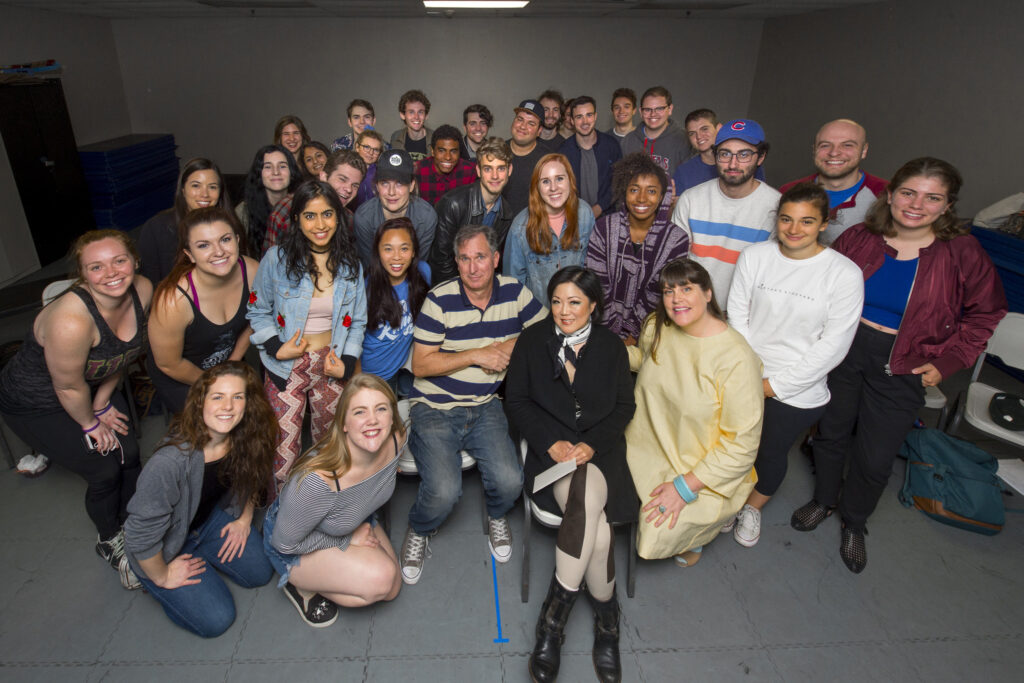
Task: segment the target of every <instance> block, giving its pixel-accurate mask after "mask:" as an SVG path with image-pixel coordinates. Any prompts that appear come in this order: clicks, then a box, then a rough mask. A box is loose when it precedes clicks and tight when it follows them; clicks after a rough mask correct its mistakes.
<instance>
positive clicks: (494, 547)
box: [487, 517, 512, 563]
mask: <svg viewBox="0 0 1024 683" xmlns="http://www.w3.org/2000/svg"><path fill="white" fill-rule="evenodd" d="M487 545H489V546H490V547H491V556H492V557H493V558H494V559H495V560H496V561H498V562H501V563H505V562H508V561H509V560H510V559H512V529H510V528H509V526H508V519H507V518H505V517H501V518H499V519H494V518H493V517H488V518H487Z"/></svg>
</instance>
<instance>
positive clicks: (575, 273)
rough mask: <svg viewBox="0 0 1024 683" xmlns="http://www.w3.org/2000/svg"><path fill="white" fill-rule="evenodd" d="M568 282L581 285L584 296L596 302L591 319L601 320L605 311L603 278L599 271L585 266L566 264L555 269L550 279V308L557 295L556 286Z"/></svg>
mask: <svg viewBox="0 0 1024 683" xmlns="http://www.w3.org/2000/svg"><path fill="white" fill-rule="evenodd" d="M566 282H571V283H572V284H574V285H576V286H577V287H579V290H580V291H581V292H583V294H584V296H586V297H587V298H588V299H590V302H591V303H593V304H596V306H594V312H593V313H591V314H590V319H591V320H593V321H594V322H595V323H599V322H601V315H602V312H603V311H604V291H603V290H604V288H603V287H602V286H601V279H600V278H599V277H597V273H595V272H594V271H592V270H590V269H589V268H584V267H583V266H566V267H565V268H561V269H559V270H557V271H555V274H554V275H552V276H551V280H549V281H548V308H551V298H552V297H553V296H554V295H555V288H556V287H558V285H561V284H564V283H566Z"/></svg>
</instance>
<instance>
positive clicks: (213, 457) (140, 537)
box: [124, 361, 277, 638]
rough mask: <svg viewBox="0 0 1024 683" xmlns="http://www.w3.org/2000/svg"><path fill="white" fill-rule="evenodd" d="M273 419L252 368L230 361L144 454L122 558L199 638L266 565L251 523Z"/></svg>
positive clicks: (196, 389)
mask: <svg viewBox="0 0 1024 683" xmlns="http://www.w3.org/2000/svg"><path fill="white" fill-rule="evenodd" d="M276 439H277V421H276V420H275V419H274V414H273V412H272V411H271V410H270V406H269V405H268V404H267V399H266V398H265V396H264V394H263V387H262V385H261V384H260V380H259V377H258V376H257V374H256V371H255V370H253V369H252V368H251V367H249V366H248V365H246V364H245V363H243V362H241V361H229V362H227V363H222V364H220V365H218V366H216V367H213V368H210V369H209V370H207V371H205V372H204V373H203V374H202V375H201V376H200V377H199V379H198V380H196V382H195V384H193V385H192V388H191V389H190V390H189V393H188V399H187V400H186V402H185V410H184V411H183V412H182V414H181V415H180V416H179V417H177V418H175V420H174V422H172V423H171V428H170V432H169V435H168V439H167V440H166V441H165V442H164V445H163V446H161V447H160V449H159V450H157V451H156V453H154V454H153V457H152V458H150V460H149V461H148V462H147V463H146V467H145V468H144V469H143V470H142V475H141V476H140V477H139V484H138V490H137V491H136V492H135V495H134V496H133V497H132V500H131V502H130V503H129V504H128V521H127V522H125V525H124V536H125V547H126V548H127V551H128V552H127V556H128V561H129V562H130V563H131V565H132V569H134V570H135V573H136V575H137V576H138V577H139V580H140V581H141V582H142V585H143V586H144V587H145V588H146V590H148V591H149V593H150V595H152V596H153V597H154V598H156V599H157V601H158V602H159V603H160V605H161V606H162V607H163V608H164V612H166V613H167V616H168V617H170V619H171V621H173V622H174V623H175V624H177V625H178V626H181V627H182V628H185V629H188V630H189V631H192V632H193V633H195V634H196V635H200V636H203V637H204V638H213V637H215V636H219V635H220V634H221V633H224V631H226V630H227V629H228V627H230V626H231V624H232V623H233V622H234V620H235V603H234V600H233V599H232V597H231V592H230V591H229V590H228V587H227V585H226V584H225V583H224V581H223V579H221V578H220V576H218V575H217V573H216V572H212V571H207V565H209V566H212V567H214V568H216V569H218V570H220V571H221V572H222V573H224V574H226V575H227V576H228V578H230V579H231V580H232V581H234V582H235V583H237V584H238V585H239V586H242V587H244V588H255V587H257V586H262V585H264V584H266V583H267V582H268V581H270V577H271V576H272V575H273V568H272V567H271V565H270V562H269V561H268V560H267V557H266V554H265V553H264V552H263V539H262V538H261V537H260V532H259V531H258V530H257V529H256V527H255V526H254V525H253V523H252V517H253V510H254V509H255V506H256V503H257V502H258V501H259V499H260V498H261V496H263V495H264V493H265V491H266V486H267V481H269V479H270V470H271V467H272V465H273V458H274V444H275V443H276Z"/></svg>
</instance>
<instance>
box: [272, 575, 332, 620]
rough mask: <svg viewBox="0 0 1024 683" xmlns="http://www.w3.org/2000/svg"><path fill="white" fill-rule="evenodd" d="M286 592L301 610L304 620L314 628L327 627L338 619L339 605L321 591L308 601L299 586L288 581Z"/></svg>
mask: <svg viewBox="0 0 1024 683" xmlns="http://www.w3.org/2000/svg"><path fill="white" fill-rule="evenodd" d="M284 594H285V595H287V596H288V599H289V600H291V602H292V604H293V605H295V609H297V610H299V615H300V616H301V617H302V620H303V621H304V622H306V623H307V624H309V625H310V626H312V627H313V628H326V627H327V626H330V625H331V624H333V623H334V622H335V621H337V620H338V606H337V605H335V604H334V603H333V602H331V601H330V600H328V599H327V598H325V597H324V596H322V595H320V594H319V593H315V594H314V595H313V597H311V598H310V599H309V601H308V602H307V601H306V599H305V598H304V597H302V594H301V593H299V589H298V588H296V587H295V586H293V585H292V584H290V583H286V584H285V585H284Z"/></svg>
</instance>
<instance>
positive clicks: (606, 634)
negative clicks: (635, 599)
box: [587, 591, 622, 683]
mask: <svg viewBox="0 0 1024 683" xmlns="http://www.w3.org/2000/svg"><path fill="white" fill-rule="evenodd" d="M587 599H589V600H590V606H591V607H593V608H594V654H593V659H594V671H596V672H597V678H598V680H600V681H601V683H619V681H621V680H622V662H621V661H620V660H619V601H618V599H617V598H616V596H615V592H614V591H613V592H612V597H611V598H610V599H609V600H607V601H605V602H598V601H597V600H595V599H594V596H593V595H591V594H590V593H589V592H588V593H587Z"/></svg>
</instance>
